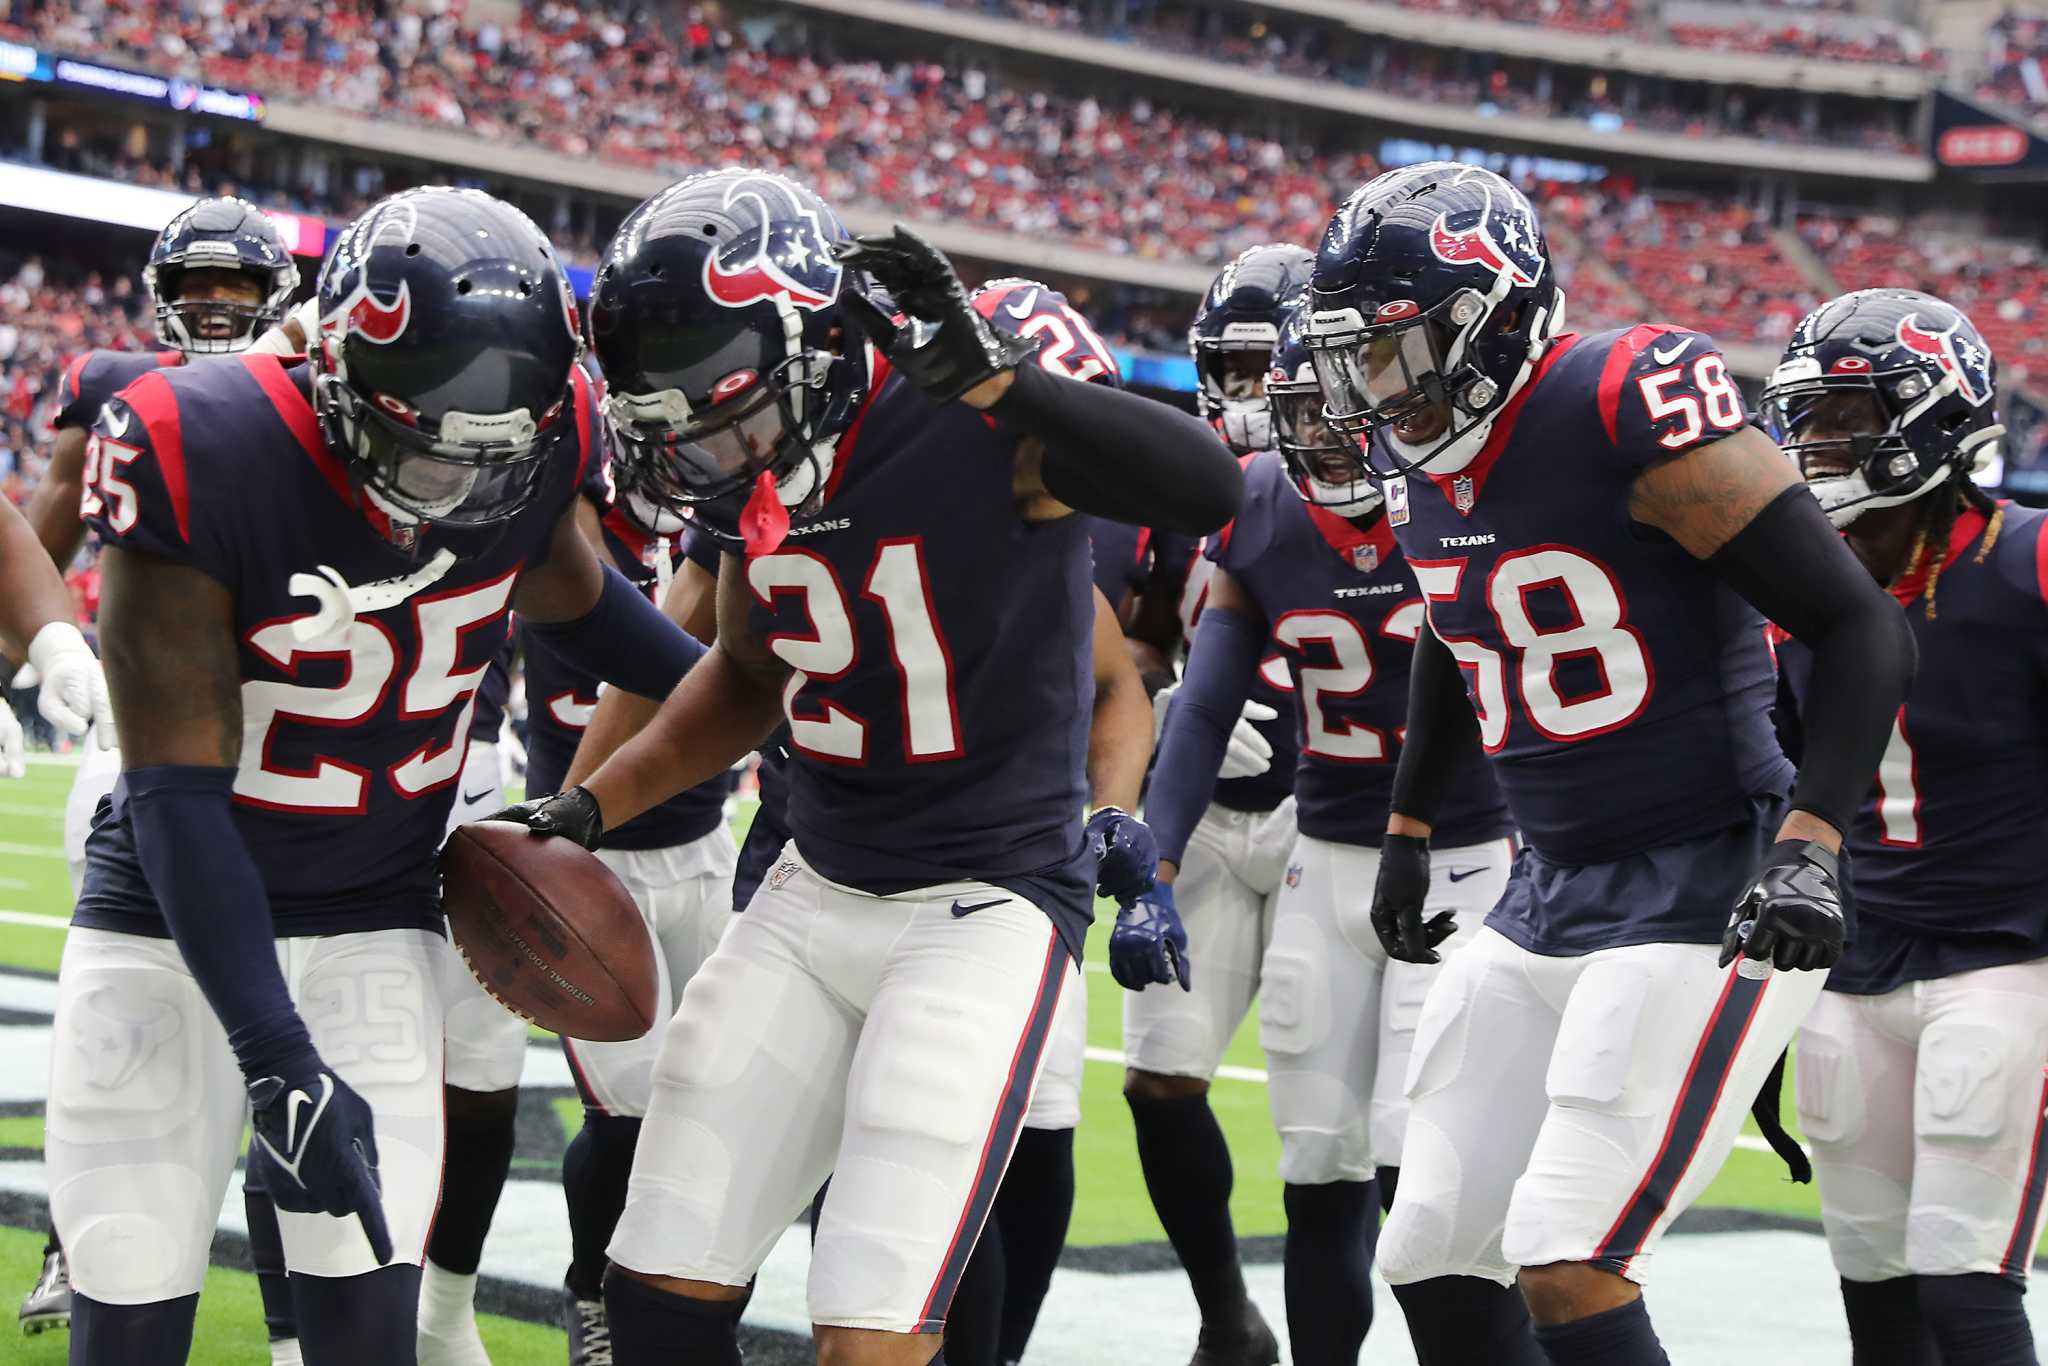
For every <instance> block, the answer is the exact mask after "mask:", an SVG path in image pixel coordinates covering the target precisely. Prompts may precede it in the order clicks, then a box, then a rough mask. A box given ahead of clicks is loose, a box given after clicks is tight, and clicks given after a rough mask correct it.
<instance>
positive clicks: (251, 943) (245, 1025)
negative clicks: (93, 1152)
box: [123, 767, 313, 1077]
mask: <svg viewBox="0 0 2048 1366" xmlns="http://www.w3.org/2000/svg"><path fill="white" fill-rule="evenodd" d="M123 782H124V784H125V786H126V788H127V792H128V798H127V801H128V820H129V824H130V826H131V827H132V828H133V829H134V831H135V852H136V855H137V856H138V857H139V858H140V859H141V860H142V871H143V873H144V875H145V876H147V877H148V878H149V887H150V890H151V891H152V892H154V893H155V894H156V900H157V906H158V907H159V908H160V909H161V910H162V911H163V916H164V924H165V925H167V926H168V927H169V928H170V931H171V938H172V939H173V940H175V941H176V943H177V945H178V952H179V953H180V954H182V955H183V956H184V959H185V966H186V967H187V968H189V969H190V970H191V973H192V980H193V981H195V982H197V983H198V984H199V990H200V991H202V992H203V993H205V995H206V1000H207V1004H209V1005H211V1006H212V1007H213V1013H214V1014H215V1015H217V1016H219V1017H220V1022H221V1024H222V1025H223V1026H225V1027H226V1029H227V1034H228V1046H229V1047H231V1048H233V1049H234V1050H235V1058H236V1060H237V1061H239V1062H240V1063H241V1065H242V1071H243V1072H244V1073H245V1074H247V1075H248V1076H250V1077H265V1076H269V1075H271V1074H272V1073H274V1072H277V1071H279V1070H280V1069H281V1065H282V1063H283V1061H284V1060H285V1059H287V1058H289V1057H292V1056H293V1055H295V1054H299V1053H300V1052H302V1051H303V1052H305V1053H311V1052H312V1051H313V1040H312V1037H311V1036H310V1035H309V1034H307V1032H306V1024H305V1021H304V1020H302V1019H300V1018H299V1012H298V1010H297V1009H296V1008H295V1007H294V1006H293V1005H292V998H291V994H290V993H289V992H288V991H286V989H285V984H284V974H283V973H282V972H281V971H279V969H278V966H277V947H276V932H275V930H274V928H273V927H272V925H271V921H270V894H269V892H267V891H266V890H265V889H264V886H263V876H262V874H261V873H259V872H258V871H257V869H256V860H255V859H254V858H252V857H250V854H249V846H248V845H247V844H245V843H244V842H243V840H242V832H241V831H240V830H238V829H236V828H235V817H234V808H233V806H232V799H233V795H234V786H235V771H234V770H233V769H231V768H202V767H176V768H171V767H166V768H138V769H133V770H130V771H129V772H128V773H127V774H126V775H124V778H123Z"/></svg>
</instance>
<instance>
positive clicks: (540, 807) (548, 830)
mask: <svg viewBox="0 0 2048 1366" xmlns="http://www.w3.org/2000/svg"><path fill="white" fill-rule="evenodd" d="M484 819H485V820H490V821H510V822H512V823H513V824H514V825H523V826H525V827H526V828H527V829H528V830H531V831H532V832H533V833H534V834H536V835H559V836H561V837H562V838H563V839H569V840H574V841H576V843H578V844H580V845H582V846H583V847H584V848H585V849H595V848H597V842H598V841H599V840H601V839H603V838H604V820H603V817H602V816H600V815H599V813H598V809H597V798H595V797H593V796H591V795H590V792H589V790H588V789H587V788H584V787H582V786H580V785H579V786H577V787H572V788H570V789H569V790H568V791H567V792H557V793H556V794H555V795H554V796H552V797H535V798H533V799H531V800H529V801H523V802H515V803H514V804H512V805H511V806H508V807H506V808H505V809H504V810H503V811H494V812H492V813H491V814H490V815H488V816H486V817H484Z"/></svg>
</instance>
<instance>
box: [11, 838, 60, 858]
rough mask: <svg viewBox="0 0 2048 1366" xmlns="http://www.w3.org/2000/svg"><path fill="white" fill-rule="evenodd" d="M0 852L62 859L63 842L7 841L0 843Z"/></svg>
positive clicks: (18, 855)
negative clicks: (30, 842)
mask: <svg viewBox="0 0 2048 1366" xmlns="http://www.w3.org/2000/svg"><path fill="white" fill-rule="evenodd" d="M0 854H11V855H13V856H14V857H16V858H53V859H62V858H63V857H64V843H63V841H62V840H59V841H58V842H57V843H55V844H17V843H14V842H12V841H8V842H6V843H0Z"/></svg>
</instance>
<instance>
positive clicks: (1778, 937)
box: [1721, 839, 1846, 970]
mask: <svg viewBox="0 0 2048 1366" xmlns="http://www.w3.org/2000/svg"><path fill="white" fill-rule="evenodd" d="M1841 871H1842V870H1841V859H1840V857H1839V856H1838V855H1837V854H1835V853H1834V852H1833V851H1832V850H1830V849H1829V848H1828V847H1827V846H1826V845H1824V844H1821V843H1820V842H1819V841H1817V840H1802V839H1781V840H1779V841H1778V842H1777V843H1776V844H1774V845H1772V846H1771V848H1770V852H1769V853H1767V854H1765V855H1764V862H1763V867H1762V868H1760V869H1759V870H1758V871H1757V875H1756V879H1755V881H1753V882H1751V883H1750V884H1749V889H1748V890H1747V891H1745V892H1744V893H1743V894H1742V899H1741V900H1740V901H1737V902H1736V903H1735V911H1734V913H1733V914H1732V915H1730V916H1729V917H1728V932H1727V933H1726V934H1724V935H1723V936H1722V937H1721V966H1722V967H1724V968H1725V967H1727V966H1728V965H1729V964H1730V963H1732V962H1734V961H1735V959H1736V957H1737V956H1738V955H1740V956H1742V957H1744V958H1750V959H1754V960H1756V961H1759V962H1765V963H1769V964H1771V965H1772V966H1773V967H1776V968H1780V969H1785V970H1826V969H1828V968H1831V967H1833V966H1834V965H1835V964H1836V963H1837V962H1838V961H1839V960H1840V959H1841V957H1842V942H1843V939H1844V937H1845V928H1846V927H1845V923H1844V919H1843V916H1842V884H1841Z"/></svg>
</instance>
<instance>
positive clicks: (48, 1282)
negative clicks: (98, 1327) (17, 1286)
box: [21, 1248, 71, 1336]
mask: <svg viewBox="0 0 2048 1366" xmlns="http://www.w3.org/2000/svg"><path fill="white" fill-rule="evenodd" d="M70 1326H71V1268H70V1267H68V1266H66V1265H65V1264H64V1249H62V1248H52V1249H51V1250H50V1251H49V1252H48V1253H46V1254H45V1255H44V1257H43V1274H42V1275H41V1276H40V1277H38V1278H37V1279H36V1283H35V1288H34V1289H32V1290H30V1291H29V1292H28V1294H27V1295H25V1296H23V1297H22V1301H21V1331H22V1332H24V1333H27V1334H29V1335H30V1336H34V1335H35V1334H37V1333H41V1332H45V1331H47V1330H49V1329H51V1328H69V1327H70Z"/></svg>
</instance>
